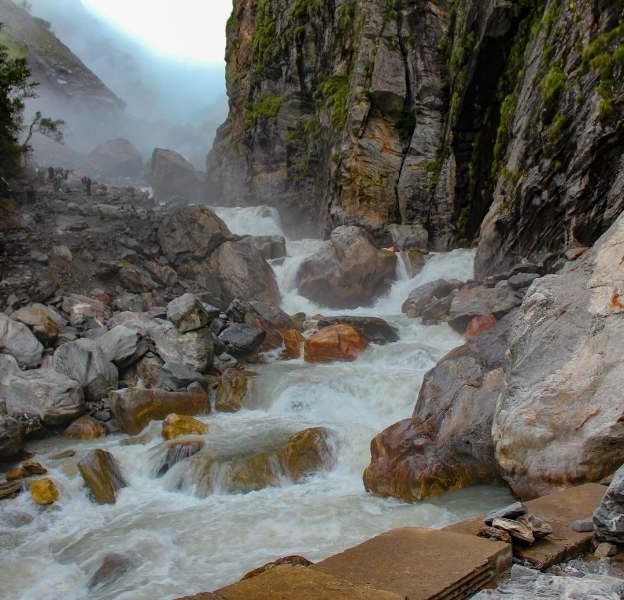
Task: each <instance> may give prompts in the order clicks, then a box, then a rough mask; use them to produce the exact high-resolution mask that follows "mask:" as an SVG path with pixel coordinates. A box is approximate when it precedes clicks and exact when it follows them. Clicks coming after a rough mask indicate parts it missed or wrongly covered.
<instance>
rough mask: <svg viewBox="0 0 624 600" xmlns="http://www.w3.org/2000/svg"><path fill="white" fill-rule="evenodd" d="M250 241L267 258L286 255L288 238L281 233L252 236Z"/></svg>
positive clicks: (273, 258) (271, 258) (272, 258)
mask: <svg viewBox="0 0 624 600" xmlns="http://www.w3.org/2000/svg"><path fill="white" fill-rule="evenodd" d="M249 241H250V242H251V243H252V245H253V247H254V248H255V249H256V250H257V251H258V252H259V253H260V255H261V256H262V257H263V258H264V259H265V260H275V259H277V258H284V257H285V256H286V238H284V237H283V236H281V235H258V236H250V237H249Z"/></svg>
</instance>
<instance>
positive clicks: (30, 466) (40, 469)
mask: <svg viewBox="0 0 624 600" xmlns="http://www.w3.org/2000/svg"><path fill="white" fill-rule="evenodd" d="M47 472H48V470H47V469H46V468H45V467H44V466H43V465H41V464H39V463H38V462H34V461H32V460H27V461H26V462H23V463H22V464H21V465H20V466H19V467H15V468H13V469H10V470H9V471H7V473H6V480H7V481H17V480H19V479H26V478H27V477H32V476H33V475H45V474H46V473H47Z"/></svg>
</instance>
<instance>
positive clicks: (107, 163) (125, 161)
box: [88, 138, 144, 179]
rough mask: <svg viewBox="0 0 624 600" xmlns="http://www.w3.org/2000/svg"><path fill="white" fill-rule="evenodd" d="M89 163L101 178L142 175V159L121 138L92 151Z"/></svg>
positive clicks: (129, 144) (127, 142) (130, 145)
mask: <svg viewBox="0 0 624 600" xmlns="http://www.w3.org/2000/svg"><path fill="white" fill-rule="evenodd" d="M88 160H89V163H90V164H91V166H92V167H93V169H95V171H96V172H97V173H98V174H99V175H100V176H101V177H105V178H106V177H108V178H110V177H132V178H134V179H137V178H139V177H141V175H143V171H144V166H143V157H142V156H141V153H140V152H139V151H138V150H137V149H136V148H135V147H134V145H133V144H132V143H131V142H129V141H128V140H125V139H123V138H118V139H115V140H109V141H107V142H104V143H103V144H100V145H99V146H98V147H97V148H95V149H94V150H92V151H91V152H90V153H89V156H88Z"/></svg>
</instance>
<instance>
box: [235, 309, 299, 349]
mask: <svg viewBox="0 0 624 600" xmlns="http://www.w3.org/2000/svg"><path fill="white" fill-rule="evenodd" d="M244 321H245V323H247V325H251V326H252V327H254V328H256V329H260V330H261V331H264V333H265V334H266V336H265V338H264V341H263V342H262V346H261V347H260V349H261V350H264V351H267V350H274V349H275V348H279V347H280V346H281V345H282V342H283V337H282V332H284V331H286V330H288V329H290V328H291V327H292V321H291V318H290V316H289V315H287V314H286V313H285V312H284V311H283V310H281V309H280V308H278V307H277V306H273V305H272V304H266V303H264V302H249V303H247V304H246V305H245V315H244Z"/></svg>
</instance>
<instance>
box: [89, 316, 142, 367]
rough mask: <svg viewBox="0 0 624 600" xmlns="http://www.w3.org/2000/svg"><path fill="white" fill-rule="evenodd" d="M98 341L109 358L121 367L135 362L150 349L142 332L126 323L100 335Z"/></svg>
mask: <svg viewBox="0 0 624 600" xmlns="http://www.w3.org/2000/svg"><path fill="white" fill-rule="evenodd" d="M96 342H97V345H98V346H99V347H100V348H101V349H102V351H103V352H104V355H105V356H106V358H107V360H108V361H109V362H112V363H114V364H115V365H117V366H118V367H120V368H124V367H128V366H130V365H132V364H134V363H135V362H137V361H138V360H140V359H141V357H143V356H144V355H145V354H146V353H147V351H148V350H149V345H148V343H147V341H145V340H144V339H143V337H142V336H141V334H140V333H139V332H138V331H137V330H135V329H131V328H130V327H126V326H124V325H118V326H117V327H113V328H112V329H111V330H110V331H107V332H106V333H104V334H103V335H101V336H100V337H98V338H97V340H96Z"/></svg>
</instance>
